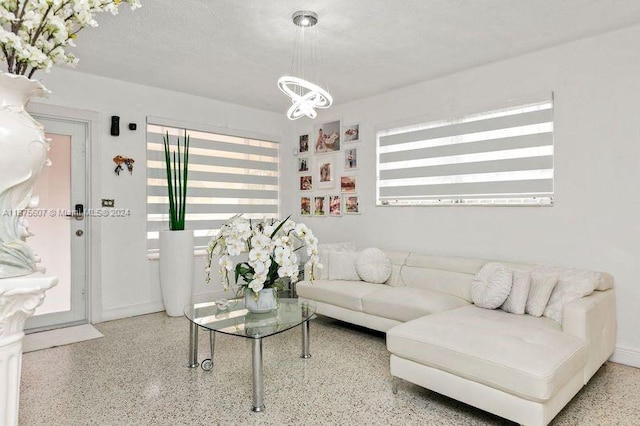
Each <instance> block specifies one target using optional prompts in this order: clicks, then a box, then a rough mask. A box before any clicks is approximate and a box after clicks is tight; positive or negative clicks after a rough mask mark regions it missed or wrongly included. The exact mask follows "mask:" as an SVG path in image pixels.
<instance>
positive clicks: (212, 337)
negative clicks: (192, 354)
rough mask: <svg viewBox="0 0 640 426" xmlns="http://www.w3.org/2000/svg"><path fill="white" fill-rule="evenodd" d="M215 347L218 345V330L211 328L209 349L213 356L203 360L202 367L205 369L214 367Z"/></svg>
mask: <svg viewBox="0 0 640 426" xmlns="http://www.w3.org/2000/svg"><path fill="white" fill-rule="evenodd" d="M215 347H216V332H215V331H213V330H209V351H210V354H211V358H207V359H205V360H202V369H203V370H204V371H209V370H211V369H212V368H213V352H214V349H215Z"/></svg>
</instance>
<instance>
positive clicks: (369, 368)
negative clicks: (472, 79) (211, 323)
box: [20, 313, 640, 425]
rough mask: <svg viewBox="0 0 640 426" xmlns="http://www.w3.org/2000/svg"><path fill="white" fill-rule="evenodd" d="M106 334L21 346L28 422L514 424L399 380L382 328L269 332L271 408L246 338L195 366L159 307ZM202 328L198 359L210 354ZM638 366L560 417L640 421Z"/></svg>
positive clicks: (179, 324) (610, 370)
mask: <svg viewBox="0 0 640 426" xmlns="http://www.w3.org/2000/svg"><path fill="white" fill-rule="evenodd" d="M96 328H97V329H99V330H100V332H102V333H103V334H104V335H105V337H104V338H102V339H97V340H91V341H87V342H81V343H76V344H72V345H67V346H62V347H58V348H52V349H46V350H42V351H37V352H32V353H28V354H25V355H24V357H23V366H22V389H21V395H20V424H21V425H125V424H126V425H138V424H142V425H147V424H153V425H156V424H157V425H217V424H224V425H226V424H274V425H276V424H277V425H282V424H385V425H386V424H393V425H407V424H428V425H459V424H464V425H480V424H491V425H494V424H510V422H507V421H505V420H503V419H500V418H498V417H495V416H493V415H491V414H488V413H485V412H483V411H480V410H477V409H475V408H473V407H469V406H467V405H465V404H462V403H459V402H457V401H454V400H451V399H449V398H446V397H443V396H441V395H438V394H436V393H434V392H431V391H428V390H425V389H423V388H420V387H418V386H414V385H412V384H409V383H407V382H403V383H402V384H401V386H400V390H399V392H398V394H396V395H393V394H392V393H391V385H390V376H389V372H388V370H389V354H388V352H387V351H386V348H385V341H384V335H383V334H380V333H374V332H369V331H366V330H363V329H359V328H355V327H352V326H348V325H345V324H343V323H340V322H338V321H334V320H331V319H328V318H324V317H320V318H318V319H316V320H315V321H314V322H313V323H312V324H311V353H312V355H313V357H312V358H311V359H309V360H303V359H301V358H300V357H299V355H300V340H301V339H300V331H299V330H297V329H295V330H290V331H288V332H285V333H281V334H279V335H276V336H272V337H269V338H267V339H265V340H264V343H263V344H264V380H265V405H266V408H267V409H266V411H265V412H262V413H253V412H251V411H250V408H251V351H250V349H251V346H250V341H249V340H247V339H242V338H238V337H231V336H225V335H220V334H218V337H217V340H216V354H215V366H214V369H213V370H212V371H210V372H206V371H203V370H202V369H200V368H197V369H189V368H187V367H186V363H187V346H188V322H187V320H186V319H184V318H169V317H167V316H166V315H165V314H164V313H158V314H151V315H144V316H139V317H134V318H127V319H124V320H118V321H111V322H106V323H102V324H98V325H97V326H96ZM207 347H208V346H207V333H200V356H199V358H200V359H202V358H204V357H205V356H206V351H207ZM638 407H640V370H639V369H635V368H631V367H625V366H622V365H618V364H613V363H607V364H606V365H605V366H604V367H603V368H602V369H601V370H600V371H599V372H598V373H597V374H596V376H594V378H593V379H592V380H591V382H590V383H589V385H588V386H587V387H586V388H584V389H583V390H582V391H581V392H580V393H579V394H578V395H577V396H576V397H575V398H574V399H573V401H571V402H570V403H569V405H568V406H567V407H566V408H565V409H564V410H563V411H562V412H561V413H560V414H559V415H558V416H557V417H556V419H555V420H554V422H553V424H554V425H613V424H616V425H634V424H636V425H638V424H640V414H639V413H640V409H639V408H638Z"/></svg>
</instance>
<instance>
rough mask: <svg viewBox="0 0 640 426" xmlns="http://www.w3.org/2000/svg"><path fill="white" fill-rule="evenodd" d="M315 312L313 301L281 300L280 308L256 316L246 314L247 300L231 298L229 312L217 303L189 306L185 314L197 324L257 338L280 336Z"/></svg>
mask: <svg viewBox="0 0 640 426" xmlns="http://www.w3.org/2000/svg"><path fill="white" fill-rule="evenodd" d="M315 313H316V305H315V303H313V302H309V301H304V302H303V301H301V300H299V299H278V309H276V310H275V311H273V312H268V313H264V314H256V313H252V312H249V311H247V309H246V308H245V307H244V299H231V300H229V306H228V307H227V308H226V309H220V308H218V307H217V306H216V303H215V302H206V303H196V304H195V305H189V306H186V307H185V309H184V315H185V316H186V317H187V318H188V319H189V320H190V321H192V322H194V323H195V324H197V325H199V326H201V327H204V328H207V329H209V330H213V331H217V332H220V333H224V334H231V335H234V336H241V337H247V338H251V339H258V338H262V337H267V336H271V335H274V334H278V333H281V332H283V331H286V330H289V329H291V328H293V327H296V326H298V325H300V324H302V323H304V322H306V321H309V320H310V319H311V318H312V317H313V315H314V314H315Z"/></svg>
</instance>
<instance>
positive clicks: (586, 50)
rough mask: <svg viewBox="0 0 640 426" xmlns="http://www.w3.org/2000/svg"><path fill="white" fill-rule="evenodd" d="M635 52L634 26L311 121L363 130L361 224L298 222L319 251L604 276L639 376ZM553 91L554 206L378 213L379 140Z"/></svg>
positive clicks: (286, 205)
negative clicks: (514, 264)
mask: <svg viewBox="0 0 640 426" xmlns="http://www.w3.org/2000/svg"><path fill="white" fill-rule="evenodd" d="M639 41H640V27H634V28H630V29H625V30H622V31H618V32H615V33H610V34H607V35H603V36H599V37H597V38H592V39H587V40H583V41H579V42H575V43H571V44H567V45H564V46H560V47H556V48H553V49H549V50H545V51H541V52H537V53H534V54H529V55H526V56H522V57H519V58H515V59H512V60H507V61H502V62H498V63H494V64H490V65H486V66H482V67H478V68H474V69H471V70H467V71H464V72H460V73H457V74H454V75H450V76H447V77H443V78H439V79H436V80H432V81H428V82H424V83H421V84H418V85H415V86H411V87H406V88H402V89H398V90H394V91H391V92H387V93H383V94H380V95H378V96H375V97H371V98H367V99H363V100H360V101H357V102H352V103H349V104H345V105H342V106H339V107H334V108H332V109H330V110H328V111H327V112H325V113H324V114H323V115H321V116H320V117H319V119H318V120H317V122H320V123H322V122H326V121H330V120H334V119H342V120H343V124H351V123H358V122H359V123H360V135H361V136H360V137H361V140H362V141H361V142H360V143H359V144H357V145H354V146H358V147H359V153H358V154H359V163H360V164H359V166H360V170H359V171H358V173H357V175H358V177H359V181H358V185H359V188H358V194H359V195H360V206H361V209H362V211H363V214H362V215H361V216H345V217H342V218H305V219H304V221H305V222H306V223H307V224H309V225H310V226H311V227H312V229H313V230H314V231H315V232H316V234H317V235H318V237H319V239H320V242H335V241H341V240H353V241H355V242H356V243H357V244H358V245H360V246H378V247H384V248H389V249H404V250H413V251H417V252H422V253H433V254H442V255H456V256H473V257H482V258H492V259H503V260H514V261H523V262H532V263H544V264H552V265H561V266H570V267H577V268H587V269H593V270H603V271H607V272H610V273H611V274H613V275H614V277H615V279H616V286H617V290H616V291H617V300H618V326H619V331H618V341H617V345H618V348H619V350H618V351H617V352H616V356H615V358H614V359H616V360H618V361H620V362H625V363H631V364H635V365H638V366H640V333H639V332H638V324H639V320H638V314H637V312H638V307H639V306H640V283H639V280H640V191H639V190H638V188H639V185H640V55H639V54H638V42H639ZM362 78H363V79H366V75H363V76H362ZM551 91H553V92H554V93H555V206H553V207H548V208H543V207H537V208H535V207H375V200H374V197H375V130H376V129H380V128H385V127H387V126H394V125H395V124H397V123H402V124H406V123H407V122H412V121H413V122H424V121H427V120H431V119H441V118H447V117H456V116H460V115H461V114H465V113H471V112H476V111H481V110H483V109H485V108H487V107H488V108H491V107H493V106H494V105H497V104H499V103H501V102H504V101H506V100H509V99H512V98H518V97H524V96H529V95H536V94H539V93H545V92H547V93H549V92H551ZM338 101H339V100H338ZM313 124H314V123H313V122H311V121H309V120H306V121H302V120H300V121H299V122H296V124H295V127H294V128H291V129H290V130H289V132H288V135H287V140H289V141H290V143H291V144H292V145H294V144H295V143H296V141H297V136H298V134H301V133H307V132H309V133H310V134H313ZM345 146H346V145H345ZM283 153H285V154H287V150H283ZM341 154H342V153H341ZM294 162H295V158H294V157H293V155H292V154H291V150H289V152H288V155H284V156H283V164H282V168H283V170H284V171H285V172H284V175H283V182H284V183H285V184H289V185H290V186H291V187H292V188H293V186H294V183H295V184H296V185H297V179H296V177H297V176H296V173H295V167H296V164H297V163H294ZM340 164H341V162H340ZM341 167H342V166H341ZM316 192H317V191H314V193H316ZM329 192H333V191H324V193H329ZM284 195H285V197H286V199H285V200H283V212H287V211H290V212H296V214H297V213H298V212H299V199H300V195H301V193H300V192H299V191H292V192H287V191H285V192H284ZM297 219H299V217H298V218H297Z"/></svg>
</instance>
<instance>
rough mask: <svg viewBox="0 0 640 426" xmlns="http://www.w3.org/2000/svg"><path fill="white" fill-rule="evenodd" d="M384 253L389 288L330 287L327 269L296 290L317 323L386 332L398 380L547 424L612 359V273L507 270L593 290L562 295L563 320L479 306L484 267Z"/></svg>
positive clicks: (351, 284)
mask: <svg viewBox="0 0 640 426" xmlns="http://www.w3.org/2000/svg"><path fill="white" fill-rule="evenodd" d="M386 254H387V256H388V258H389V259H390V260H391V263H392V268H393V270H392V274H391V277H390V278H389V279H388V280H387V282H386V283H384V284H372V283H367V282H364V281H357V280H349V281H345V280H335V279H328V278H329V276H330V275H331V274H330V273H328V272H327V269H328V270H329V271H330V268H331V265H327V266H328V268H325V270H324V271H323V272H322V276H321V277H320V279H318V280H316V281H314V282H313V283H309V282H307V281H303V282H300V283H298V285H297V292H298V296H299V297H300V298H301V299H307V300H313V301H315V302H316V304H317V312H318V313H319V314H321V315H326V316H329V317H332V318H336V319H339V320H342V321H346V322H350V323H353V324H357V325H361V326H364V327H367V328H371V329H374V330H379V331H383V332H386V333H387V334H386V335H387V348H388V350H389V351H390V352H391V357H390V369H391V375H392V376H393V377H394V378H399V379H404V380H406V381H409V382H412V383H415V384H418V385H420V386H423V387H425V388H428V389H431V390H433V391H436V392H438V393H441V394H444V395H447V396H449V397H451V398H455V399H457V400H460V401H462V402H465V403H467V404H469V405H473V406H475V407H478V408H480V409H483V410H486V411H489V412H491V413H494V414H496V415H498V416H501V417H504V418H507V419H509V420H512V421H515V422H518V423H520V424H526V425H546V424H547V423H549V422H550V421H551V420H552V419H553V418H554V417H555V416H556V414H557V413H558V412H559V411H560V410H561V409H562V408H563V407H564V406H565V405H566V404H567V403H568V402H569V401H570V400H571V398H573V396H574V395H575V394H576V393H577V392H578V391H579V390H580V389H581V388H582V386H584V385H585V384H586V383H587V382H588V381H589V379H590V378H591V377H592V376H593V374H594V373H595V372H596V371H597V370H598V369H599V368H600V366H601V365H602V364H603V363H604V362H605V361H606V360H607V359H608V358H609V356H611V354H612V353H613V350H614V346H615V335H616V307H615V297H614V290H613V278H612V277H611V276H610V275H609V274H606V273H601V272H590V271H581V270H572V269H563V268H551V267H545V266H539V265H529V264H513V263H507V262H502V263H503V264H504V265H506V266H508V267H509V268H513V269H519V270H525V271H534V272H535V271H542V272H546V273H553V274H557V275H558V278H559V282H558V285H560V282H564V283H565V284H567V283H569V282H574V281H575V282H579V283H581V284H585V283H589V285H591V286H592V288H593V289H595V291H593V293H591V294H589V295H588V296H585V297H580V298H578V299H576V300H573V301H569V299H570V298H567V297H565V298H564V299H567V303H566V304H565V306H564V309H563V313H562V320H561V322H558V321H555V320H553V319H550V318H547V317H545V316H541V317H534V316H531V315H516V314H512V313H508V312H505V311H503V310H500V309H495V310H489V309H483V308H480V307H477V306H475V305H474V304H473V303H472V301H471V290H470V289H471V283H472V280H473V278H474V276H475V274H476V273H477V272H478V271H479V270H480V269H481V268H482V267H483V266H484V265H485V264H486V263H487V262H489V261H487V260H481V259H467V258H455V257H436V256H425V255H419V254H414V253H407V252H386ZM324 261H325V262H326V261H327V260H326V256H325V259H324ZM492 262H495V261H492ZM394 381H397V379H394Z"/></svg>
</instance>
